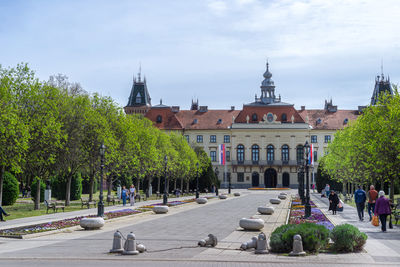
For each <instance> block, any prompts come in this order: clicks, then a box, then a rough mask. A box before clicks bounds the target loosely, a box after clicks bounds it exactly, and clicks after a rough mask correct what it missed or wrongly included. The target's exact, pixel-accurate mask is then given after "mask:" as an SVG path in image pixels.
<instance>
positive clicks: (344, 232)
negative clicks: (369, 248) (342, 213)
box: [330, 223, 368, 252]
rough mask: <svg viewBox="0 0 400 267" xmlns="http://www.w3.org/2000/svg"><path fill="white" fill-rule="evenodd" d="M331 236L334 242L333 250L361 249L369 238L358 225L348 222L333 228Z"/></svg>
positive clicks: (349, 250)
mask: <svg viewBox="0 0 400 267" xmlns="http://www.w3.org/2000/svg"><path fill="white" fill-rule="evenodd" d="M330 237H331V239H332V241H333V242H334V243H333V245H332V246H331V250H333V251H336V252H354V251H361V250H362V248H363V246H364V245H365V243H366V242H367V238H368V236H367V235H366V234H365V233H363V232H360V230H358V228H357V227H355V226H354V225H351V224H347V223H346V224H341V225H338V226H336V227H335V228H333V229H332V232H331V234H330Z"/></svg>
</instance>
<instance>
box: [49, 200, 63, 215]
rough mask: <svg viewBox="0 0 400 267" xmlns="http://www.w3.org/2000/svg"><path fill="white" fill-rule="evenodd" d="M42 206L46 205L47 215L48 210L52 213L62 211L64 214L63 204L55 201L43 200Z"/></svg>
mask: <svg viewBox="0 0 400 267" xmlns="http://www.w3.org/2000/svg"><path fill="white" fill-rule="evenodd" d="M44 204H45V205H46V213H49V210H50V209H51V210H53V212H57V211H58V209H62V211H63V212H64V209H65V205H64V202H60V201H55V200H45V201H44Z"/></svg>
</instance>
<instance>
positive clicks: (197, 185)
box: [196, 162, 199, 198]
mask: <svg viewBox="0 0 400 267" xmlns="http://www.w3.org/2000/svg"><path fill="white" fill-rule="evenodd" d="M196 169H197V175H196V198H199V163H198V162H197V163H196Z"/></svg>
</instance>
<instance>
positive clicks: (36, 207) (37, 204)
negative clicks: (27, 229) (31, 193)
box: [34, 177, 40, 210]
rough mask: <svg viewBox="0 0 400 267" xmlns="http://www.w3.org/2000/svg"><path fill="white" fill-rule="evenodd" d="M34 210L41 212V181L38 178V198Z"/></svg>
mask: <svg viewBox="0 0 400 267" xmlns="http://www.w3.org/2000/svg"><path fill="white" fill-rule="evenodd" d="M34 210H40V179H39V177H38V179H37V183H36V198H35V207H34Z"/></svg>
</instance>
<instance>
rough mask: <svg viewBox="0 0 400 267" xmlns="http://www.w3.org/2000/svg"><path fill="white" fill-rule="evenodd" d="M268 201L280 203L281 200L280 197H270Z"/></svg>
mask: <svg viewBox="0 0 400 267" xmlns="http://www.w3.org/2000/svg"><path fill="white" fill-rule="evenodd" d="M269 202H270V203H271V204H280V203H281V200H280V199H277V198H271V199H270V200H269Z"/></svg>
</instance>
